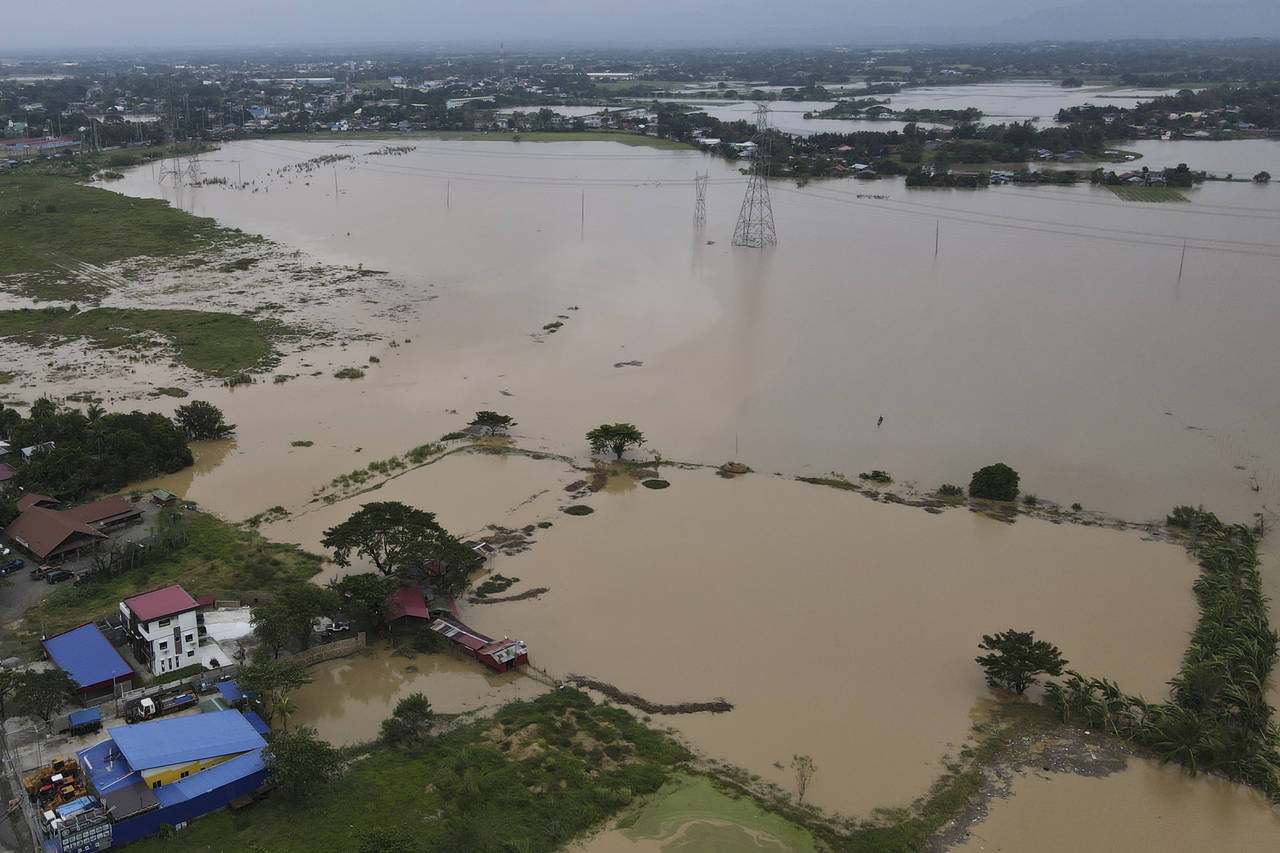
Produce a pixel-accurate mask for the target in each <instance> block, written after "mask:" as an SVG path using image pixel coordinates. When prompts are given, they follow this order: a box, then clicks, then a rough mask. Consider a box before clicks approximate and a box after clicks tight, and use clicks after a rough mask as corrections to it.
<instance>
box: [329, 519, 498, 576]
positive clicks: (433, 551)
mask: <svg viewBox="0 0 1280 853" xmlns="http://www.w3.org/2000/svg"><path fill="white" fill-rule="evenodd" d="M320 542H321V544H322V545H324V546H325V547H326V548H332V549H333V560H334V562H335V563H337V564H338V565H339V566H349V565H351V555H352V553H353V552H354V553H356V554H359V555H360V556H362V557H364V558H365V559H367V560H369V561H370V562H371V563H373V564H374V565H375V566H377V567H378V570H379V571H380V572H382V573H383V574H384V575H390V574H394V573H405V574H412V573H414V572H416V571H417V570H419V569H420V568H422V566H423V565H425V564H426V563H427V561H435V562H436V564H437V565H439V566H442V567H444V571H443V573H442V575H443V577H444V580H445V585H446V586H448V587H449V588H450V589H456V588H458V587H459V585H460V584H462V583H465V578H466V575H467V573H468V572H470V571H471V570H472V569H474V568H476V567H478V566H479V565H480V562H481V560H480V556H479V555H478V554H476V553H475V552H474V551H472V550H471V549H470V548H468V547H467V546H465V545H463V544H462V543H461V542H460V541H458V539H457V538H456V537H454V536H452V535H451V534H450V533H449V531H447V530H445V529H444V528H443V527H441V526H440V525H439V524H438V523H437V522H436V516H435V513H432V512H425V511H423V510H420V509H415V508H414V507H411V506H405V505H404V504H402V503H399V502H398V501H381V502H374V503H368V504H365V505H364V506H363V507H361V508H360V509H359V510H357V511H356V512H355V513H353V514H352V516H351V517H350V518H348V519H347V520H346V521H344V522H342V523H341V524H339V525H337V526H336V527H331V528H329V529H328V530H326V531H325V532H324V538H323V539H321V540H320Z"/></svg>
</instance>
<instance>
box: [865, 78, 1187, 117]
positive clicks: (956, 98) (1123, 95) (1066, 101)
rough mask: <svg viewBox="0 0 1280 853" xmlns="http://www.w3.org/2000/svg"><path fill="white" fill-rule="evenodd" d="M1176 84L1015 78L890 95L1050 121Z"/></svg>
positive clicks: (908, 105) (908, 102) (902, 104)
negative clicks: (1069, 83)
mask: <svg viewBox="0 0 1280 853" xmlns="http://www.w3.org/2000/svg"><path fill="white" fill-rule="evenodd" d="M1175 91H1177V90H1176V89H1116V88H1110V87H1099V86H1081V87H1079V88H1072V89H1065V88H1063V87H1062V86H1060V85H1058V84H1057V83H1054V82H1050V81H1045V80H1011V81H1008V82H1005V83H974V84H970V85H964V86H923V87H920V88H917V89H906V90H903V91H901V92H899V93H897V94H896V95H887V96H877V97H888V98H890V99H891V100H890V103H889V105H890V106H892V107H893V108H894V109H895V110H905V109H916V110H962V109H965V108H966V107H977V108H978V109H980V110H982V114H983V118H982V120H983V122H984V123H986V124H1009V123H1011V122H1022V121H1034V122H1035V123H1036V125H1037V126H1039V127H1047V126H1049V125H1052V124H1054V123H1055V121H1056V117H1057V115H1058V110H1061V109H1067V108H1069V107H1078V106H1085V105H1093V106H1099V107H1117V108H1120V107H1124V108H1129V107H1134V106H1136V105H1137V104H1138V103H1139V102H1140V101H1149V100H1151V99H1152V98H1155V97H1157V96H1159V95H1170V94H1173V93H1174V92H1175Z"/></svg>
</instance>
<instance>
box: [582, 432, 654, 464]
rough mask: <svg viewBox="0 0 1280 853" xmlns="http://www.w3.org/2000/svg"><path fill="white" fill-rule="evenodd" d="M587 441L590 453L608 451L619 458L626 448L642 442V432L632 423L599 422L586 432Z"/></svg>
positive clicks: (636, 445) (637, 445)
mask: <svg viewBox="0 0 1280 853" xmlns="http://www.w3.org/2000/svg"><path fill="white" fill-rule="evenodd" d="M587 442H588V443H589V444H590V445H591V452H592V453H604V452H605V451H610V452H612V453H613V455H614V457H615V458H617V459H621V458H622V454H623V453H626V452H627V449H628V448H631V447H639V446H640V445H642V444H644V433H642V432H640V430H638V429H636V427H635V425H634V424H601V425H600V426H598V427H596V428H595V429H593V430H591V431H590V432H588V433H587Z"/></svg>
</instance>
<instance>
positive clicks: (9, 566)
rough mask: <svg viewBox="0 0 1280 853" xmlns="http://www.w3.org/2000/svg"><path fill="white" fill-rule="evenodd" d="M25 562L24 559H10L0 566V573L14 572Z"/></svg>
mask: <svg viewBox="0 0 1280 853" xmlns="http://www.w3.org/2000/svg"><path fill="white" fill-rule="evenodd" d="M26 564H27V561H26V560H10V561H9V562H7V563H5V564H4V565H3V566H0V575H8V574H12V573H13V572H16V571H17V570H18V569H20V568H22V567H23V566H25V565H26Z"/></svg>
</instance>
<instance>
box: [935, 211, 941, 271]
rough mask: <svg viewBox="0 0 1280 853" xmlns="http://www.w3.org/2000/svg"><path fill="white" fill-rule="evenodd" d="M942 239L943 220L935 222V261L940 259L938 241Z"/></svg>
mask: <svg viewBox="0 0 1280 853" xmlns="http://www.w3.org/2000/svg"><path fill="white" fill-rule="evenodd" d="M941 239H942V220H941V219H937V220H934V223H933V259H934V260H935V261H936V260H937V259H938V241H939V240H941Z"/></svg>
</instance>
